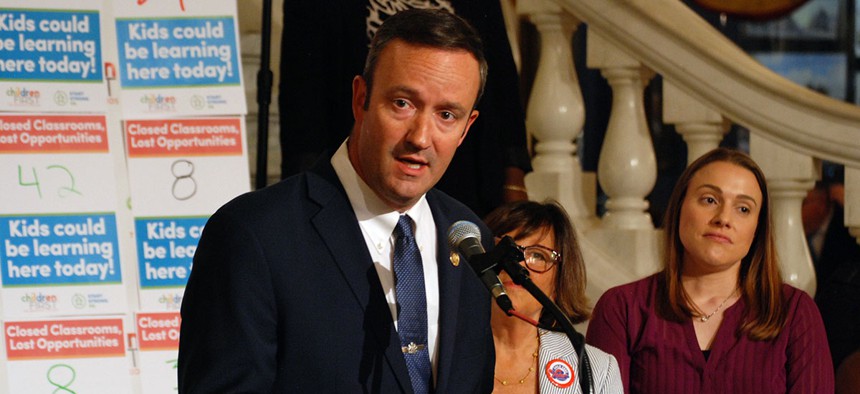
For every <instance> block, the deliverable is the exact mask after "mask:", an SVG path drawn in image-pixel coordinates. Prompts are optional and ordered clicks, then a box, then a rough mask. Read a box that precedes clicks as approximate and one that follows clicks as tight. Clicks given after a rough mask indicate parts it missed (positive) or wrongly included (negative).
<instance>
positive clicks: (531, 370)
mask: <svg viewBox="0 0 860 394" xmlns="http://www.w3.org/2000/svg"><path fill="white" fill-rule="evenodd" d="M537 343H538V344H537V347H536V348H535V351H534V353H532V363H531V366H529V370H528V371H526V374H525V376H523V377H522V379H520V380H519V381H518V383H517V384H523V383H525V382H526V379H528V378H529V376H531V375H532V374H534V372H535V365H537V356H538V351H540V334H538V337H537ZM493 378H495V379H496V380H498V381H499V383H501V384H502V386H507V385H509V384H511V382H508V381H507V380H502V379H499V377H498V376H496V374H493Z"/></svg>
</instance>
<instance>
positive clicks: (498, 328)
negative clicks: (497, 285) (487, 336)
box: [485, 201, 623, 393]
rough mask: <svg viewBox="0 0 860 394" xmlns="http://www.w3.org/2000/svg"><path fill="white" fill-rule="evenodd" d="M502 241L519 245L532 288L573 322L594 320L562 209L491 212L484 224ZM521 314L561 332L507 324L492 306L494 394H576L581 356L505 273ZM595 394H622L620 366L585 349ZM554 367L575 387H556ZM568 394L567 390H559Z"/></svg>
mask: <svg viewBox="0 0 860 394" xmlns="http://www.w3.org/2000/svg"><path fill="white" fill-rule="evenodd" d="M485 222H486V224H487V226H488V227H489V228H490V230H492V232H493V234H495V235H496V236H497V237H503V236H505V235H508V236H510V237H511V238H513V239H514V241H515V242H516V243H517V245H518V246H519V247H520V248H521V250H522V251H523V254H524V255H525V261H523V262H521V264H524V266H525V267H526V268H527V269H528V270H529V276H530V278H531V280H532V281H533V282H534V283H535V284H536V285H537V286H538V287H539V288H540V289H541V291H542V292H544V293H545V294H546V295H547V296H548V297H550V298H551V299H553V300H554V302H555V303H556V304H558V306H559V308H561V310H562V311H564V313H565V314H566V315H567V316H568V317H569V318H570V320H571V322H572V323H574V324H576V323H581V322H583V321H585V320H587V319H588V317H589V307H588V300H587V299H586V297H585V284H586V280H585V266H584V264H583V261H582V256H581V255H580V252H579V246H578V245H577V241H576V234H575V232H574V229H573V226H572V225H571V223H570V219H569V218H568V216H567V213H566V212H565V211H564V209H563V208H562V207H561V206H560V205H559V204H558V203H557V202H546V203H537V202H533V201H520V202H514V203H508V204H505V205H502V206H501V207H499V208H497V209H496V210H494V211H493V212H492V213H490V215H488V216H487V217H486V219H485ZM499 278H500V279H501V281H502V284H503V285H504V286H505V288H506V290H507V293H508V295H509V296H510V298H511V301H512V302H513V304H514V308H515V309H516V310H517V312H518V313H520V314H523V315H526V316H528V317H529V318H531V319H533V320H535V321H540V322H541V323H544V325H546V326H549V327H554V328H559V331H548V330H543V329H538V328H537V327H535V326H533V325H531V324H529V323H528V322H525V321H523V320H520V319H518V318H515V317H510V316H508V315H507V314H506V313H505V312H504V311H502V310H501V309H500V308H499V306H498V305H496V304H494V306H493V310H492V319H491V324H492V328H493V341H494V342H495V347H496V370H495V387H494V389H493V392H495V393H538V392H540V393H562V392H564V393H567V392H569V393H578V392H580V386H579V380H578V379H580V378H582V377H581V376H579V373H578V368H579V367H578V365H579V361H578V360H577V353H576V350H575V349H574V348H573V346H572V345H571V343H570V340H569V339H568V337H567V335H566V334H565V333H564V332H563V331H561V329H560V324H558V322H556V320H555V318H554V317H553V316H552V314H551V313H549V311H547V312H546V313H544V310H543V306H542V305H541V304H540V303H539V302H538V300H537V299H535V298H534V297H533V296H532V295H531V294H530V293H529V292H528V291H527V290H526V289H525V288H523V287H521V286H518V285H515V284H514V283H513V282H512V281H511V278H510V276H508V274H507V273H505V272H502V273H501V274H500V275H499ZM586 351H587V353H588V357H589V361H590V362H591V370H592V376H593V382H592V384H593V386H592V389H593V392H594V393H621V392H623V387H622V386H621V380H620V375H619V372H618V363H617V362H616V361H615V358H614V357H612V356H610V355H608V354H606V353H604V352H602V351H600V350H599V349H597V348H594V347H591V346H586ZM554 362H563V363H566V364H567V365H566V366H567V367H569V369H570V370H571V371H575V372H576V373H575V374H574V375H575V376H574V379H572V380H570V381H564V380H559V379H553V378H552V377H551V374H550V373H549V372H548V371H549V369H550V368H549V367H550V366H551V365H552V364H553V363H554ZM559 386H563V387H559Z"/></svg>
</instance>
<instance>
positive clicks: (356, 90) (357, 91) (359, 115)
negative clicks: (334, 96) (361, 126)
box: [352, 75, 367, 122]
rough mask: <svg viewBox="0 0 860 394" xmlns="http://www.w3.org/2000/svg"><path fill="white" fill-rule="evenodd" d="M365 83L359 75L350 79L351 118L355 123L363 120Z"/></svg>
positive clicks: (365, 95) (365, 93)
mask: <svg viewBox="0 0 860 394" xmlns="http://www.w3.org/2000/svg"><path fill="white" fill-rule="evenodd" d="M366 99H367V82H366V81H365V80H364V78H363V77H362V76H361V75H356V76H355V78H353V79H352V117H353V118H354V119H355V121H356V122H358V121H360V120H361V119H363V118H364V111H365V109H364V108H365V100H366Z"/></svg>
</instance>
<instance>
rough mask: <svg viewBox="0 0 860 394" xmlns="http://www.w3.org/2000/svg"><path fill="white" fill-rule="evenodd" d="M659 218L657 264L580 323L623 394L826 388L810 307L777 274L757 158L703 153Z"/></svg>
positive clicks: (817, 321) (826, 370)
mask: <svg viewBox="0 0 860 394" xmlns="http://www.w3.org/2000/svg"><path fill="white" fill-rule="evenodd" d="M664 224H665V226H666V249H665V250H666V265H665V267H664V269H663V270H662V271H660V272H658V273H656V274H654V275H651V276H649V277H647V278H644V279H641V280H639V281H636V282H633V283H630V284H626V285H622V286H619V287H616V288H613V289H610V290H608V291H607V292H606V293H604V295H603V296H602V297H601V298H600V300H599V301H598V302H597V304H596V305H595V308H594V315H593V318H592V321H591V322H590V324H589V327H588V335H587V340H588V342H589V343H590V344H592V345H594V346H597V347H599V348H601V349H604V350H606V351H607V352H609V353H610V354H612V355H614V356H615V357H616V358H617V359H618V362H619V366H620V369H621V377H622V381H623V382H624V384H625V387H626V389H627V390H628V392H631V393H698V392H725V393H832V392H833V390H834V373H833V365H832V362H831V359H830V352H829V351H828V348H827V346H826V343H827V338H826V336H825V333H824V326H823V324H822V321H821V316H820V315H819V312H818V309H817V308H816V306H815V303H814V302H813V301H812V299H811V298H810V297H809V295H807V294H806V293H804V292H803V291H801V290H799V289H796V288H794V287H791V286H789V285H787V284H784V283H783V282H782V279H781V276H780V271H779V264H778V260H777V256H776V250H775V247H774V242H773V230H772V225H771V219H770V202H769V198H768V193H767V185H766V183H765V178H764V175H763V173H762V171H761V169H760V168H759V167H758V165H756V163H755V162H754V161H753V160H752V159H750V158H749V156H747V155H746V154H743V153H741V152H739V151H734V150H729V149H724V148H720V149H715V150H713V151H711V152H709V153H707V154H705V155H703V156H702V157H701V158H699V159H697V160H696V161H695V162H693V163H692V164H691V165H690V166H689V167H688V168H687V169H686V170H685V171H684V173H683V174H682V175H681V177H680V179H679V180H678V183H677V184H676V186H675V189H674V191H673V193H672V196H671V198H670V200H669V205H668V209H667V211H666V218H665V220H664Z"/></svg>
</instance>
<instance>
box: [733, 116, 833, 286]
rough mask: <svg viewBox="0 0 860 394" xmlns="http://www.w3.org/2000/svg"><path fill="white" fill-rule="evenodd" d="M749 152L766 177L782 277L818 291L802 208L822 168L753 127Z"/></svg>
mask: <svg viewBox="0 0 860 394" xmlns="http://www.w3.org/2000/svg"><path fill="white" fill-rule="evenodd" d="M750 154H751V156H752V157H753V159H754V160H755V161H756V163H758V165H759V166H760V167H761V169H762V171H764V174H765V177H766V178H767V187H768V190H769V192H770V201H771V209H772V210H771V215H772V219H773V222H772V223H773V230H774V232H773V236H774V242H776V252H777V255H778V256H779V262H780V268H781V270H782V278H783V280H785V281H786V282H787V283H789V284H791V285H792V286H794V287H797V288H799V289H802V290H804V291H806V292H807V293H809V295H815V287H816V284H815V283H816V281H815V269H814V268H813V265H812V257H811V256H810V254H809V247H808V246H807V243H806V235H805V234H804V232H803V220H802V219H801V215H800V208H801V205H802V203H803V198H804V197H806V194H807V192H808V191H809V190H810V189H812V187H813V186H814V185H815V179H816V178H818V177H819V176H818V174H819V172H820V170H821V168H820V166H819V165H816V163H815V161H814V160H813V159H812V158H811V157H809V156H807V155H803V154H800V153H797V152H794V151H791V150H788V149H786V148H784V147H782V146H781V145H777V144H775V143H773V142H771V141H770V140H767V139H764V138H762V137H760V136H759V134H758V133H756V130H752V129H751V130H750Z"/></svg>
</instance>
